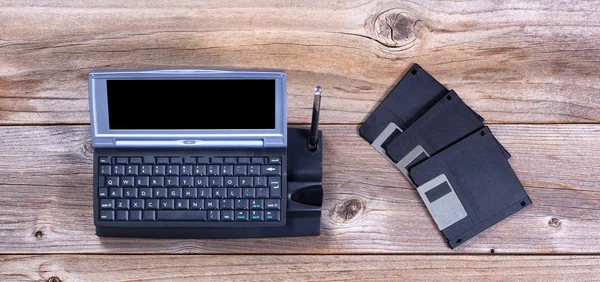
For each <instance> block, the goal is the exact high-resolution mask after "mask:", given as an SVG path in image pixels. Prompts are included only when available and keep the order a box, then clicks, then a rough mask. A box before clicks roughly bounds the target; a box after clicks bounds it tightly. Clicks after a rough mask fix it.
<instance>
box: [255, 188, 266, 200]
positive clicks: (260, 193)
mask: <svg viewBox="0 0 600 282" xmlns="http://www.w3.org/2000/svg"><path fill="white" fill-rule="evenodd" d="M256 198H259V199H266V198H269V188H256Z"/></svg>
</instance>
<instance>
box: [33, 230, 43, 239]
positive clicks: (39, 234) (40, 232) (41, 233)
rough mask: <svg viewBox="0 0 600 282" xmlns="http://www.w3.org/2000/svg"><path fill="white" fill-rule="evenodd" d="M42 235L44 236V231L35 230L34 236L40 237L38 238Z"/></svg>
mask: <svg viewBox="0 0 600 282" xmlns="http://www.w3.org/2000/svg"><path fill="white" fill-rule="evenodd" d="M42 236H44V232H42V231H40V230H38V231H37V232H35V238H38V239H40V238H42Z"/></svg>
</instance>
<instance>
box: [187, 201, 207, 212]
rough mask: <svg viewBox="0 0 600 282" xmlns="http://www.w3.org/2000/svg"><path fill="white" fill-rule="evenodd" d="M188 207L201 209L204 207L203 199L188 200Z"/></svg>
mask: <svg viewBox="0 0 600 282" xmlns="http://www.w3.org/2000/svg"><path fill="white" fill-rule="evenodd" d="M190 209H192V210H203V209H204V200H202V199H198V200H190Z"/></svg>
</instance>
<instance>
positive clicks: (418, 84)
mask: <svg viewBox="0 0 600 282" xmlns="http://www.w3.org/2000/svg"><path fill="white" fill-rule="evenodd" d="M446 93H448V89H446V87H444V86H443V85H442V84H440V83H439V82H438V81H437V80H435V78H433V77H432V76H431V75H430V74H429V73H427V72H426V71H425V70H423V69H422V68H421V67H420V66H419V65H417V64H414V65H413V66H412V67H411V68H410V70H409V71H408V73H407V74H405V75H404V77H402V79H400V82H398V84H396V86H395V87H394V88H393V89H392V91H390V94H388V95H387V97H385V99H383V101H382V102H381V104H379V106H378V107H377V108H376V109H375V111H373V113H371V115H370V116H369V117H368V118H367V120H365V122H364V123H363V124H362V125H361V126H360V128H359V134H360V136H361V137H362V138H364V139H365V140H367V141H369V143H371V145H372V146H373V147H374V148H375V149H376V150H377V151H379V153H381V154H382V155H384V156H385V157H386V158H388V159H389V157H388V156H387V155H386V154H385V149H383V147H382V145H383V146H385V144H384V143H385V142H386V140H392V139H393V138H394V137H395V136H397V135H398V134H400V133H401V132H402V131H403V130H404V129H406V128H407V127H408V126H410V125H411V124H412V123H413V122H414V121H415V120H417V119H418V118H419V117H420V116H421V115H422V114H423V113H425V112H426V111H427V110H428V109H429V108H431V106H433V105H434V104H435V103H436V102H437V101H439V100H440V99H441V98H442V97H444V95H446Z"/></svg>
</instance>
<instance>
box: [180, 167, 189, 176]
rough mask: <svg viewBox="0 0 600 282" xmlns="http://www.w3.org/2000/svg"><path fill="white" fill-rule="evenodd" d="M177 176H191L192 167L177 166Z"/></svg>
mask: <svg viewBox="0 0 600 282" xmlns="http://www.w3.org/2000/svg"><path fill="white" fill-rule="evenodd" d="M179 175H182V176H187V175H192V166H191V165H180V166H179Z"/></svg>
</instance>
